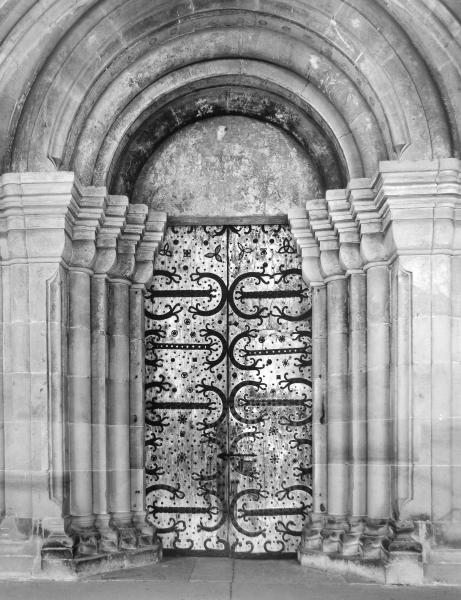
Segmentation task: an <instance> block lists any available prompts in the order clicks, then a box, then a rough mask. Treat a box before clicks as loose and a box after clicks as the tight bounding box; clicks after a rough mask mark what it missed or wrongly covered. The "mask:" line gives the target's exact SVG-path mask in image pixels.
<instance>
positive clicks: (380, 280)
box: [349, 180, 393, 559]
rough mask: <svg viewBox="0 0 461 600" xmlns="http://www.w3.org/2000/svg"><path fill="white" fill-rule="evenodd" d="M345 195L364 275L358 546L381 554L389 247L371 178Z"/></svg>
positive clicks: (386, 472) (387, 432) (387, 531)
mask: <svg viewBox="0 0 461 600" xmlns="http://www.w3.org/2000/svg"><path fill="white" fill-rule="evenodd" d="M349 198H350V202H351V206H352V210H353V212H354V214H355V216H356V219H357V222H358V224H359V226H360V233H361V255H362V259H363V265H364V270H365V272H366V278H367V293H366V298H367V304H366V306H367V505H366V507H367V526H366V531H365V533H366V535H365V538H364V547H363V551H364V555H365V557H366V558H370V559H372V558H376V559H381V558H383V557H384V556H385V555H386V545H387V543H388V540H389V538H391V537H392V536H393V531H392V529H391V527H390V519H391V516H392V510H391V495H392V479H391V471H392V460H393V456H392V445H393V437H392V427H391V401H390V366H391V354H390V352H391V346H390V273H389V252H388V248H387V247H386V244H385V238H384V231H383V230H384V226H383V222H382V219H381V216H380V215H379V213H378V211H377V208H376V204H375V193H374V191H373V190H372V189H371V187H370V182H369V181H368V180H355V181H354V182H353V183H352V184H351V186H350V195H349Z"/></svg>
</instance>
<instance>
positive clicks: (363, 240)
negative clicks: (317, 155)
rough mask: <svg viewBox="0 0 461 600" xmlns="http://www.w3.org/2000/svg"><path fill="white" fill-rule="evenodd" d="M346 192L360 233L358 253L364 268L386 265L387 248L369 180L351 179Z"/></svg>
mask: <svg viewBox="0 0 461 600" xmlns="http://www.w3.org/2000/svg"><path fill="white" fill-rule="evenodd" d="M347 190H348V202H349V205H350V207H351V211H352V214H353V217H354V219H355V221H356V222H357V224H358V228H359V232H360V252H361V256H362V260H363V265H364V268H365V269H366V268H367V267H370V266H373V265H376V264H387V262H388V260H389V248H388V247H387V246H386V243H385V242H386V240H385V237H384V231H383V222H382V218H381V215H380V212H379V210H378V208H377V206H376V202H375V197H376V193H375V191H374V190H373V188H372V185H371V182H370V180H369V179H366V178H363V179H351V181H350V182H349V185H348V187H347Z"/></svg>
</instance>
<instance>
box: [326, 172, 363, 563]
mask: <svg viewBox="0 0 461 600" xmlns="http://www.w3.org/2000/svg"><path fill="white" fill-rule="evenodd" d="M367 183H368V187H369V182H368V180H367ZM351 185H352V186H353V185H354V182H351V183H350V184H349V189H348V190H336V191H335V192H329V194H328V196H327V197H328V210H329V215H330V219H331V222H332V223H333V225H334V227H335V230H336V231H337V232H338V235H339V243H340V248H339V259H340V262H341V266H342V268H343V269H344V271H345V273H346V276H347V277H348V299H349V305H348V322H349V354H348V359H349V370H348V380H349V382H348V397H349V405H350V435H351V448H350V460H351V468H350V480H351V485H350V488H349V492H350V493H349V504H348V507H349V514H350V517H349V524H350V531H349V533H348V534H347V535H346V536H344V538H343V549H342V553H343V555H348V556H360V555H361V553H362V544H361V537H362V534H363V532H364V528H365V517H366V500H367V498H366V495H367V476H366V469H367V466H366V463H367V422H366V419H367V412H366V411H367V379H366V367H367V343H366V311H367V300H366V299H367V293H366V276H365V274H364V272H363V269H362V266H363V261H362V257H361V255H360V235H359V231H358V227H357V224H356V222H355V220H354V218H353V215H352V212H351V206H350V200H349V195H350V186H351Z"/></svg>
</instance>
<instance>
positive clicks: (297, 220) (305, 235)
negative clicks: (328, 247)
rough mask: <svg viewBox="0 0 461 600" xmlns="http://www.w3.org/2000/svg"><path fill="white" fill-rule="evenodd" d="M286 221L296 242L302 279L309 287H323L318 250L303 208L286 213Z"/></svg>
mask: <svg viewBox="0 0 461 600" xmlns="http://www.w3.org/2000/svg"><path fill="white" fill-rule="evenodd" d="M288 220H289V223H290V228H291V233H292V234H293V237H294V239H295V241H296V245H297V247H298V251H299V252H300V253H301V258H302V273H303V279H304V280H305V281H306V282H307V283H308V284H309V285H310V286H311V287H319V286H322V285H325V282H324V279H323V273H322V270H321V267H320V250H319V246H318V243H317V240H316V239H315V237H314V234H313V233H312V229H311V227H310V224H309V219H308V217H307V211H306V210H305V209H304V208H295V209H292V210H290V211H288Z"/></svg>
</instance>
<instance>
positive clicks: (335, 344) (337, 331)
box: [307, 200, 350, 553]
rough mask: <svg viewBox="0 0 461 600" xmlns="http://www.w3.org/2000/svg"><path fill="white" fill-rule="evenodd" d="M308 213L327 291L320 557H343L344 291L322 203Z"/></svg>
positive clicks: (346, 441) (346, 437) (311, 204)
mask: <svg viewBox="0 0 461 600" xmlns="http://www.w3.org/2000/svg"><path fill="white" fill-rule="evenodd" d="M307 210H308V215H309V221H310V225H311V228H312V230H313V232H314V235H315V237H316V239H317V242H318V243H319V249H320V266H321V270H322V274H323V277H324V281H325V282H326V285H327V398H328V400H327V411H326V420H327V424H328V426H327V441H328V446H327V458H328V469H327V472H328V518H327V522H326V525H325V531H324V532H323V536H324V541H323V551H324V552H326V553H338V552H341V551H342V542H343V537H344V533H345V532H346V531H348V530H349V524H348V520H347V516H348V499H349V485H350V483H349V460H350V456H349V453H350V431H349V401H348V323H347V314H348V286H347V280H346V277H345V271H344V269H343V268H342V266H341V264H340V261H339V239H338V235H337V233H336V232H335V231H334V228H333V227H332V225H331V222H330V220H329V214H328V205H327V201H325V200H312V201H308V202H307Z"/></svg>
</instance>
